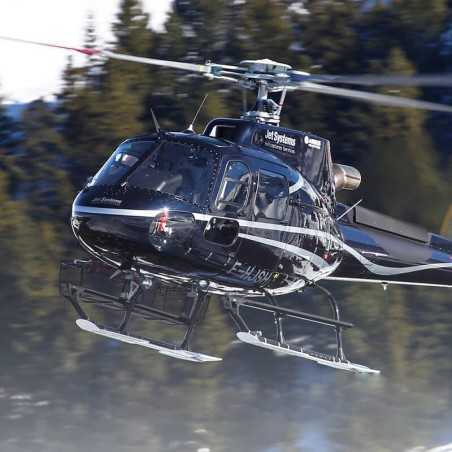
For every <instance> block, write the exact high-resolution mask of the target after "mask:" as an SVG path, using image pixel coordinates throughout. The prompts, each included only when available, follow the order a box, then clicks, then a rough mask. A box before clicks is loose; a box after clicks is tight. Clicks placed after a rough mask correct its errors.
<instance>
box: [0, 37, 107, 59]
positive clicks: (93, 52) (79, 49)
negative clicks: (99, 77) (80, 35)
mask: <svg viewBox="0 0 452 452" xmlns="http://www.w3.org/2000/svg"><path fill="white" fill-rule="evenodd" d="M0 39H4V40H6V41H13V42H21V43H24V44H35V45H38V46H44V47H54V48H56V49H64V50H72V51H73V52H79V53H83V54H84V55H88V56H93V55H98V54H100V53H101V52H102V51H101V50H99V49H88V48H86V47H66V46H60V45H57V44H48V43H46V42H38V41H28V40H26V39H18V38H9V37H7V36H0Z"/></svg>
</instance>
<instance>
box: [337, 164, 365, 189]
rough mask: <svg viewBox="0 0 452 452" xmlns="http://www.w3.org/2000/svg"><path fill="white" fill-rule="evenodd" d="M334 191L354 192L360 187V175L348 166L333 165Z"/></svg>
mask: <svg viewBox="0 0 452 452" xmlns="http://www.w3.org/2000/svg"><path fill="white" fill-rule="evenodd" d="M333 174H334V185H335V187H336V191H341V190H356V189H357V188H358V187H359V186H360V185H361V173H360V172H359V171H358V170H357V169H356V168H354V167H353V166H349V165H342V164H339V163H334V164H333Z"/></svg>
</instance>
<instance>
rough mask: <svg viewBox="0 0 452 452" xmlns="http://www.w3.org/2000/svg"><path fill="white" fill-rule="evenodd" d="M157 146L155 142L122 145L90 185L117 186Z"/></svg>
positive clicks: (133, 142) (136, 142) (135, 142)
mask: <svg viewBox="0 0 452 452" xmlns="http://www.w3.org/2000/svg"><path fill="white" fill-rule="evenodd" d="M155 146H156V143H155V142H154V141H132V142H128V143H123V144H121V145H120V146H119V147H118V148H117V149H116V151H115V152H113V154H112V155H111V157H110V158H109V159H108V160H107V161H106V162H105V164H104V165H103V166H102V168H101V169H100V170H99V171H98V172H97V174H96V175H95V176H94V177H93V180H92V181H91V182H90V184H89V185H117V184H119V183H121V182H122V179H123V178H124V177H125V176H126V175H127V174H128V173H130V171H132V170H133V168H134V167H136V166H137V164H138V162H139V161H140V160H141V159H142V158H143V157H144V156H145V155H147V154H148V153H149V152H151V151H152V149H153V148H154V147H155Z"/></svg>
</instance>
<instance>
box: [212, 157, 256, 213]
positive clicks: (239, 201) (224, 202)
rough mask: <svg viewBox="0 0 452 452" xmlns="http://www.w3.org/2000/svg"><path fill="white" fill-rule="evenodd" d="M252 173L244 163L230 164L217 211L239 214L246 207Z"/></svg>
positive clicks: (222, 184) (219, 196)
mask: <svg viewBox="0 0 452 452" xmlns="http://www.w3.org/2000/svg"><path fill="white" fill-rule="evenodd" d="M250 184H251V173H250V170H249V169H248V167H247V166H246V165H245V164H244V163H242V162H235V161H234V162H228V164H227V165H226V171H225V174H224V178H223V182H222V183H221V187H220V192H219V194H218V199H217V203H216V206H217V209H218V210H224V211H226V212H228V213H238V212H239V211H240V210H241V209H243V207H245V205H246V201H247V199H248V195H249V191H250Z"/></svg>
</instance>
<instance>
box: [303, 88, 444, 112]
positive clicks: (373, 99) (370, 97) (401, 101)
mask: <svg viewBox="0 0 452 452" xmlns="http://www.w3.org/2000/svg"><path fill="white" fill-rule="evenodd" d="M296 88H298V89H300V90H303V91H308V92H311V93H319V94H328V95H330V96H339V97H345V98H348V99H355V100H361V101H364V102H370V103H373V104H377V105H383V106H387V107H406V108H418V109H420V110H430V111H443V112H447V113H452V107H450V106H449V105H442V104H435V103H433V102H425V101H422V100H415V99H407V98H405V97H399V96H388V95H386V94H377V93H370V92H367V91H356V90H352V89H344V88H337V87H335V86H327V85H318V84H316V83H311V82H303V83H300V84H299V85H298V86H296Z"/></svg>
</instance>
